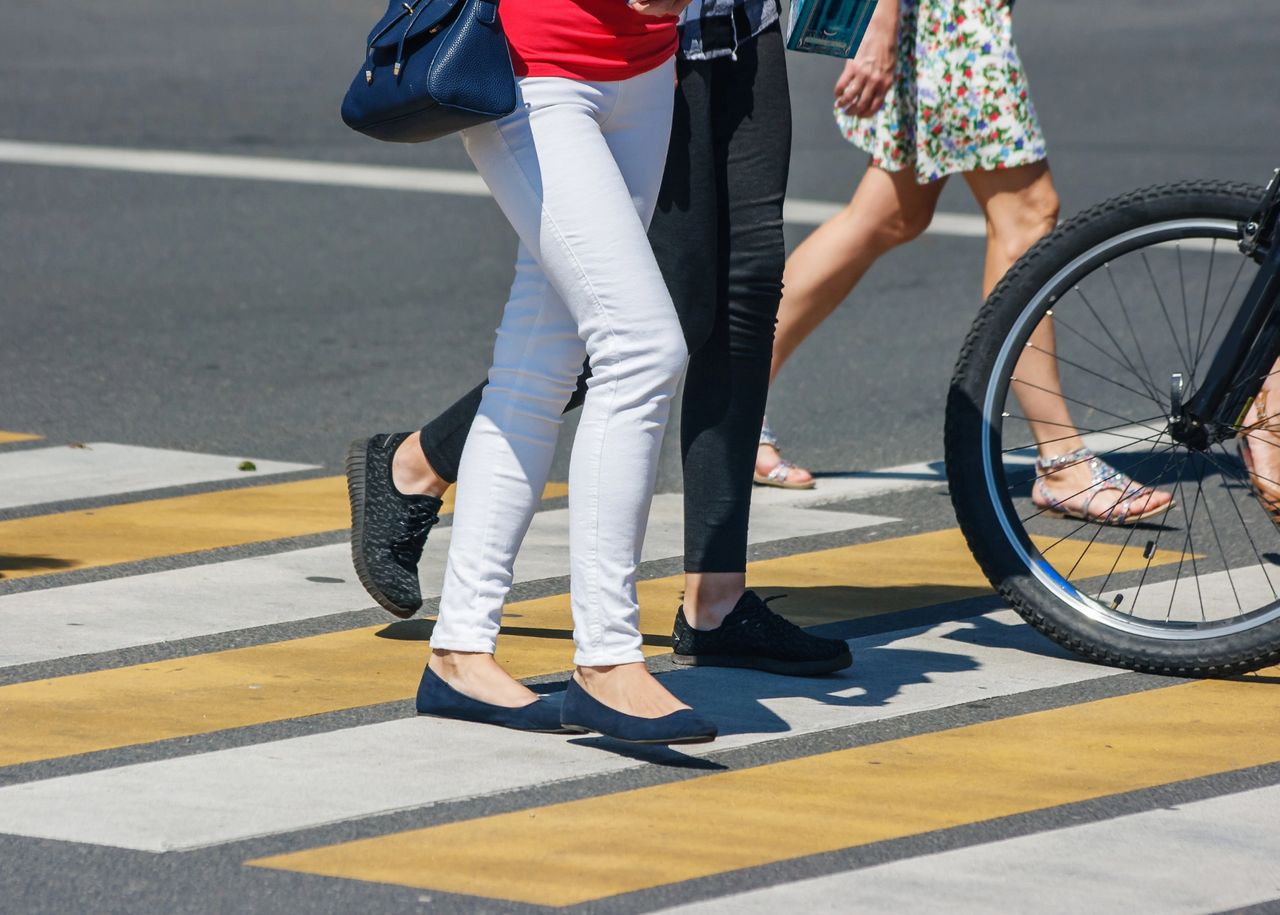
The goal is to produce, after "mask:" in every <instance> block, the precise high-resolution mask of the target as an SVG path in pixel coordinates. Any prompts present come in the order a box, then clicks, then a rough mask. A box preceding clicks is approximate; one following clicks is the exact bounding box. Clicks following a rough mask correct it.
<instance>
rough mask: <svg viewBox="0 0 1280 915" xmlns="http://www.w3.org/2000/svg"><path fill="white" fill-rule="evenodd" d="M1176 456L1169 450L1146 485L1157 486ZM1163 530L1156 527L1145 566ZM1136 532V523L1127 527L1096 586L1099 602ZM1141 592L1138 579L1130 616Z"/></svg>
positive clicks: (1153, 552) (1149, 564) (1140, 584)
mask: <svg viewBox="0 0 1280 915" xmlns="http://www.w3.org/2000/svg"><path fill="white" fill-rule="evenodd" d="M1177 457H1178V452H1177V450H1171V451H1170V452H1169V455H1168V457H1167V458H1166V459H1165V462H1164V466H1163V467H1161V468H1160V472H1159V473H1157V474H1156V475H1155V476H1154V477H1152V479H1151V482H1150V483H1149V484H1148V485H1150V486H1152V487H1156V486H1159V485H1160V481H1161V480H1163V479H1164V475H1165V474H1166V473H1168V472H1169V467H1170V466H1171V465H1172V464H1173V462H1174V461H1175V460H1176V459H1177ZM1163 530H1164V527H1163V526H1161V527H1160V528H1158V529H1157V530H1156V539H1155V540H1154V541H1153V542H1152V549H1151V552H1150V555H1149V556H1147V557H1146V558H1147V565H1146V568H1150V567H1151V562H1152V559H1153V558H1154V557H1155V548H1154V545H1155V544H1156V543H1159V541H1160V534H1161V532H1163ZM1137 532H1138V527H1137V525H1132V526H1130V528H1129V534H1128V536H1126V537H1125V538H1124V544H1123V545H1122V546H1121V548H1120V550H1119V551H1118V552H1117V553H1116V558H1115V561H1114V562H1112V563H1111V569H1110V571H1108V572H1107V577H1106V578H1104V579H1103V580H1102V584H1101V585H1100V586H1099V587H1098V600H1099V601H1100V602H1101V601H1102V592H1104V591H1106V590H1107V584H1108V583H1109V582H1110V581H1111V576H1112V575H1114V574H1115V573H1116V569H1117V568H1118V567H1119V565H1120V557H1121V556H1123V555H1124V550H1126V549H1127V548H1128V547H1129V543H1130V541H1132V540H1133V535H1134V534H1136V533H1137ZM1145 577H1146V576H1145V569H1144V575H1143V580H1145ZM1141 594H1142V580H1140V581H1139V582H1138V587H1137V588H1136V589H1135V590H1134V592H1133V600H1132V601H1130V604H1129V606H1130V609H1129V615H1130V616H1132V615H1133V614H1134V611H1135V610H1136V609H1137V607H1138V598H1139V596H1140V595H1141Z"/></svg>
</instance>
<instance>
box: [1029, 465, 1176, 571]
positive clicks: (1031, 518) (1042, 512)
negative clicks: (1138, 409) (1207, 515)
mask: <svg viewBox="0 0 1280 915" xmlns="http://www.w3.org/2000/svg"><path fill="white" fill-rule="evenodd" d="M1177 447H1178V445H1177V444H1176V443H1175V444H1171V445H1167V446H1166V447H1165V450H1164V451H1161V452H1159V453H1158V454H1155V453H1152V454H1148V455H1147V456H1146V457H1144V458H1142V459H1141V460H1139V461H1138V463H1136V464H1134V465H1133V471H1131V474H1132V473H1133V472H1135V471H1136V470H1137V468H1139V467H1141V466H1143V465H1144V464H1146V463H1147V461H1149V460H1151V459H1152V458H1155V457H1159V456H1160V455H1163V454H1164V453H1165V452H1167V451H1170V450H1172V449H1174V448H1177ZM1121 475H1122V474H1121V473H1120V471H1119V470H1117V471H1115V472H1114V473H1111V474H1109V475H1107V476H1105V477H1103V478H1102V480H1100V481H1099V482H1103V483H1105V482H1107V481H1108V480H1114V479H1115V478H1116V477H1118V476H1121ZM1095 485H1097V484H1095V483H1090V484H1089V485H1088V486H1086V487H1085V488H1084V489H1081V490H1077V491H1076V492H1074V493H1072V494H1071V495H1069V496H1067V497H1066V498H1065V499H1057V500H1056V501H1057V502H1058V504H1059V505H1061V504H1062V503H1064V502H1069V501H1070V500H1072V499H1074V498H1075V497H1076V496H1079V495H1082V494H1083V493H1086V492H1088V491H1089V490H1090V489H1092V488H1093V487H1094V486H1095ZM1052 510H1053V509H1052V508H1051V507H1049V506H1046V507H1044V508H1042V509H1040V510H1039V511H1037V512H1035V513H1033V514H1030V515H1027V516H1026V517H1025V518H1021V519H1019V520H1021V521H1022V523H1023V525H1024V526H1025V525H1026V523H1027V522H1028V521H1031V520H1033V519H1035V518H1038V517H1040V516H1041V515H1043V514H1044V513H1045V512H1047V511H1052ZM1085 523H1086V524H1089V523H1092V522H1085ZM1061 542H1062V541H1061V540H1059V541H1058V543H1061ZM1054 546H1057V543H1055V544H1054Z"/></svg>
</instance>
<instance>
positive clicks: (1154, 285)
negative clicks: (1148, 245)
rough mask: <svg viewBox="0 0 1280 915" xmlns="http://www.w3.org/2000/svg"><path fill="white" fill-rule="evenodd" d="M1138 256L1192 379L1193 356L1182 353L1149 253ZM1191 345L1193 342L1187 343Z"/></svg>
mask: <svg viewBox="0 0 1280 915" xmlns="http://www.w3.org/2000/svg"><path fill="white" fill-rule="evenodd" d="M1138 256H1139V257H1140V258H1142V263H1143V264H1144V265H1145V266H1146V268H1147V276H1149V277H1150V278H1151V288H1152V289H1153V290H1155V294H1156V301H1157V302H1159V303H1160V313H1161V314H1163V315H1164V323H1165V324H1166V325H1168V327H1169V336H1170V337H1172V338H1173V345H1174V346H1176V347H1177V348H1178V356H1179V357H1180V358H1181V359H1182V367H1183V369H1184V370H1185V371H1186V373H1187V377H1188V378H1190V377H1191V368H1190V365H1191V354H1190V353H1184V352H1183V351H1182V344H1181V343H1179V342H1178V332H1177V331H1176V330H1174V329H1173V319H1172V318H1170V317H1169V308H1168V306H1166V305H1165V304H1164V296H1163V295H1161V293H1160V285H1159V284H1158V283H1157V282H1156V275H1155V274H1154V273H1152V272H1151V262H1150V261H1148V260H1147V252H1146V251H1139V252H1138ZM1187 343H1188V345H1190V343H1191V341H1190V340H1188V341H1187Z"/></svg>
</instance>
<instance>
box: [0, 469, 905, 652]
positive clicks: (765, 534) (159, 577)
mask: <svg viewBox="0 0 1280 915" xmlns="http://www.w3.org/2000/svg"><path fill="white" fill-rule="evenodd" d="M682 518H683V512H682V507H681V497H680V496H679V495H676V494H664V495H660V496H658V497H657V498H656V499H655V500H654V506H653V511H652V512H651V514H650V522H649V533H648V536H647V537H646V538H645V545H644V551H643V553H642V557H643V558H644V559H645V560H650V559H666V558H670V557H674V556H680V555H682V554H683V553H684V534H683V521H682ZM892 520H894V519H892V518H884V517H880V516H878V515H860V514H854V513H848V512H822V511H812V510H805V509H801V508H790V507H786V506H778V507H772V508H770V509H769V511H762V512H757V513H756V515H755V517H754V518H753V519H752V524H751V532H750V540H751V542H752V543H764V542H768V541H774V540H782V539H786V538H790V537H802V536H808V535H810V534H823V533H834V532H837V531H847V530H854V529H856V528H860V527H867V526H870V525H876V524H883V523H886V522H889V521H892ZM448 544H449V529H448V528H444V529H442V530H438V531H436V532H435V533H434V534H433V535H432V537H431V540H430V542H429V545H428V548H427V551H426V554H425V555H424V557H423V561H422V565H421V568H420V574H421V580H422V591H423V594H424V595H425V596H426V597H428V598H431V597H435V596H438V595H439V593H440V585H441V582H442V581H443V578H444V562H445V556H446V554H447V553H448ZM568 544H569V518H568V512H567V511H566V510H564V509H558V510H555V511H546V512H539V513H538V514H537V515H536V516H535V518H534V522H533V525H532V527H531V529H530V531H529V535H528V537H527V538H526V542H525V548H524V549H523V550H522V551H521V554H520V558H519V560H518V562H517V564H516V578H517V580H518V581H536V580H538V579H543V578H555V577H559V576H563V575H567V574H569V564H568V552H569V547H568ZM335 579H336V580H335ZM370 606H373V601H372V600H371V599H370V598H369V597H368V595H366V594H365V592H364V589H363V588H361V587H360V584H359V582H358V581H357V580H356V577H355V574H354V573H353V572H352V570H351V556H350V549H349V547H348V546H347V545H346V544H338V545H335V546H323V547H315V548H311V549H305V550H293V551H290V552H286V553H278V554H274V555H270V556H258V557H254V558H251V559H238V560H232V561H229V562H221V563H214V564H211V565H200V566H194V567H192V568H187V569H175V570H171V571H165V572H155V573H151V574H147V575H134V576H130V577H127V578H116V579H110V580H107V581H97V582H88V583H85V584H79V585H67V586H64V587H60V588H50V589H47V590H40V591H27V592H19V593H17V594H10V595H6V596H4V597H0V667H9V666H12V665H15V664H27V663H31V662H35V661H48V660H52V659H54V658H63V657H70V656H73V655H77V654H86V653H90V652H101V651H115V650H118V649H121V648H129V647H133V646H137V645H149V644H153V643H156V642H163V641H168V640H173V639H186V638H195V637H197V636H205V635H215V634H217V633H219V632H228V631H231V630H235V629H247V628H250V627H253V626H265V625H269V624H272V623H284V622H291V621H294V620H301V619H310V618H313V617H318V616H326V615H330V614H334V613H342V612H345V611H348V610H359V609H361V608H364V607H370Z"/></svg>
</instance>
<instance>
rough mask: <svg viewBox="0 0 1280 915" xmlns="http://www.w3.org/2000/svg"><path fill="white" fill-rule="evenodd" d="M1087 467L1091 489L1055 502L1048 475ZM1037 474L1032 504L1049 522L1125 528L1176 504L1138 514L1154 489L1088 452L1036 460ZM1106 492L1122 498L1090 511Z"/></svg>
mask: <svg viewBox="0 0 1280 915" xmlns="http://www.w3.org/2000/svg"><path fill="white" fill-rule="evenodd" d="M1084 463H1087V464H1088V465H1089V479H1090V481H1091V482H1090V483H1089V485H1088V486H1087V487H1085V488H1084V489H1082V490H1080V491H1079V492H1076V493H1072V494H1071V495H1070V496H1068V497H1067V498H1065V499H1058V498H1055V497H1054V495H1053V493H1051V492H1049V484H1048V483H1047V482H1046V480H1047V479H1048V477H1049V475H1050V474H1052V473H1055V472H1056V471H1059V470H1065V469H1066V468H1068V467H1071V466H1073V465H1075V464H1084ZM1036 471H1037V475H1036V477H1037V478H1036V485H1035V487H1034V488H1033V490H1032V494H1031V501H1032V503H1033V504H1034V505H1035V506H1036V508H1038V509H1040V510H1041V511H1042V512H1043V513H1044V514H1045V515H1047V516H1048V517H1050V518H1070V519H1074V520H1076V521H1088V522H1092V523H1094V524H1105V525H1110V526H1114V527H1122V526H1124V525H1128V524H1137V523H1138V522H1140V521H1146V520H1148V519H1150V518H1155V517H1157V516H1159V515H1163V514H1164V513H1165V512H1167V511H1169V509H1171V508H1173V506H1174V504H1175V503H1174V500H1173V499H1170V500H1169V501H1168V502H1166V503H1164V504H1163V505H1160V506H1157V507H1155V508H1148V509H1146V510H1143V511H1140V512H1138V513H1136V514H1135V513H1134V507H1135V502H1137V500H1139V499H1145V500H1148V501H1149V500H1150V498H1151V496H1152V495H1154V494H1155V492H1156V490H1155V488H1154V487H1151V486H1143V485H1142V484H1140V483H1135V482H1134V481H1133V479H1131V478H1130V477H1127V476H1125V475H1124V474H1123V473H1121V472H1120V471H1118V470H1116V469H1115V468H1114V467H1112V466H1111V465H1110V464H1108V463H1107V462H1106V461H1104V460H1103V459H1102V458H1100V457H1098V456H1097V455H1096V454H1094V453H1093V452H1092V451H1090V450H1089V449H1088V448H1081V449H1080V450H1078V451H1072V452H1070V453H1069V454H1061V455H1058V456H1057V457H1052V458H1038V459H1037V460H1036ZM1107 490H1111V491H1113V492H1118V493H1120V498H1118V499H1117V500H1116V501H1115V504H1113V505H1111V506H1109V507H1108V508H1107V509H1106V510H1105V511H1099V512H1092V511H1090V506H1092V505H1093V500H1094V499H1096V498H1097V497H1098V495H1099V494H1100V493H1102V492H1105V491H1107ZM1081 496H1084V504H1082V505H1075V506H1072V505H1067V503H1068V502H1071V501H1073V500H1075V499H1078V498H1080V497H1081Z"/></svg>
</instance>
